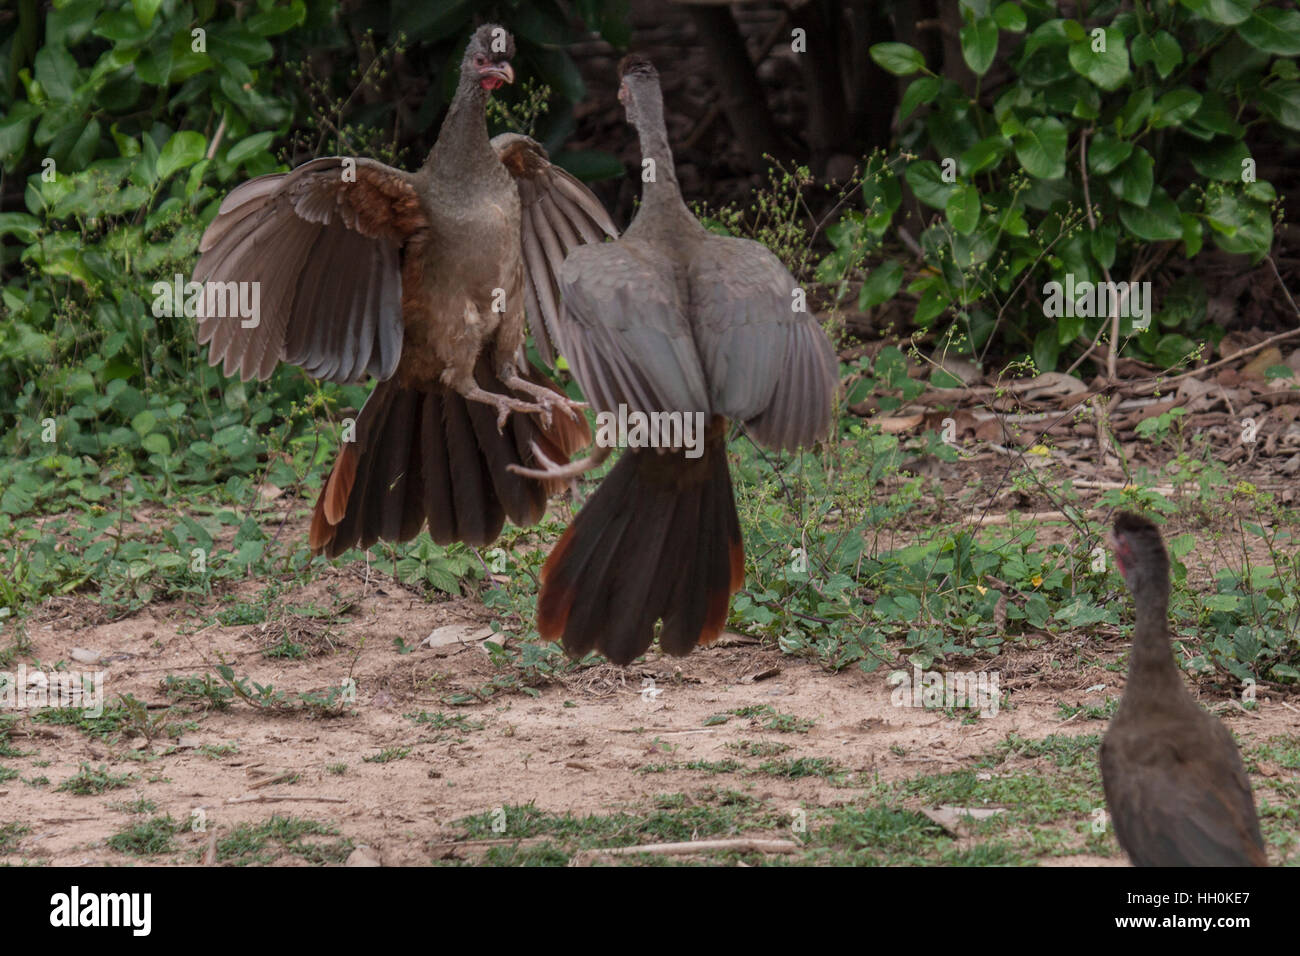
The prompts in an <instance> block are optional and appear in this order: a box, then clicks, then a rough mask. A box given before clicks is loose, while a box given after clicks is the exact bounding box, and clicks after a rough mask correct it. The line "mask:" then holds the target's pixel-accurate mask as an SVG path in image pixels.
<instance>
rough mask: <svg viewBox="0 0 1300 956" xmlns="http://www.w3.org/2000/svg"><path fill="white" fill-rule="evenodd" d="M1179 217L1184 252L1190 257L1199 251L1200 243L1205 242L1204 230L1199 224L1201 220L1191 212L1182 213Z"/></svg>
mask: <svg viewBox="0 0 1300 956" xmlns="http://www.w3.org/2000/svg"><path fill="white" fill-rule="evenodd" d="M1179 218H1180V219H1181V220H1182V223H1183V246H1184V252H1185V253H1186V256H1187V258H1188V259H1190V258H1192V257H1193V256H1194V255H1196V254H1197V253H1198V252H1200V251H1201V245H1202V244H1203V243H1204V242H1205V230H1204V227H1202V226H1201V220H1199V219H1197V218H1196V217H1195V216H1193V215H1192V214H1191V213H1186V212H1185V213H1182V214H1181V216H1180V217H1179Z"/></svg>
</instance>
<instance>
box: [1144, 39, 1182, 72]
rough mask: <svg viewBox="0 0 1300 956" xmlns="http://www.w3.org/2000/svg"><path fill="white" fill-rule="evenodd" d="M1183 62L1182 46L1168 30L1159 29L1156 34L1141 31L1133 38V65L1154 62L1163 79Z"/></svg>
mask: <svg viewBox="0 0 1300 956" xmlns="http://www.w3.org/2000/svg"><path fill="white" fill-rule="evenodd" d="M1182 62H1183V51H1182V48H1181V47H1180V46H1179V45H1178V41H1177V40H1175V39H1174V38H1173V36H1172V35H1171V34H1170V33H1169V32H1168V31H1166V30H1161V31H1159V32H1158V33H1156V35H1155V36H1147V35H1146V34H1145V33H1140V34H1138V35H1137V36H1136V37H1134V38H1133V65H1134V66H1145V65H1146V64H1148V63H1154V64H1155V68H1156V72H1157V73H1159V74H1160V78H1161V79H1162V80H1163V79H1165V78H1167V77H1168V76H1169V74H1170V73H1172V72H1173V71H1174V67H1176V66H1178V64H1179V63H1182Z"/></svg>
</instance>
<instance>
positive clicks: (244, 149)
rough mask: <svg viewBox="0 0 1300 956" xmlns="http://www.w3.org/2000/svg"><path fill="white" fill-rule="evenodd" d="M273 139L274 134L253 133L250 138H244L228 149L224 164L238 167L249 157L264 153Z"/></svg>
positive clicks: (269, 132)
mask: <svg viewBox="0 0 1300 956" xmlns="http://www.w3.org/2000/svg"><path fill="white" fill-rule="evenodd" d="M273 139H275V133H274V132H271V131H268V132H265V133H254V134H253V135H252V136H245V137H244V138H243V139H241V140H240V141H239V142H238V143H236V144H235V145H234V146H232V147H230V152H228V153H227V154H226V162H228V163H230V164H231V165H232V166H238V165H239V164H240V163H242V162H243V161H244V160H246V159H248V158H249V157H250V156H255V155H256V154H258V153H261V152H264V151H265V150H266V149H267V148H269V147H270V145H271V140H273Z"/></svg>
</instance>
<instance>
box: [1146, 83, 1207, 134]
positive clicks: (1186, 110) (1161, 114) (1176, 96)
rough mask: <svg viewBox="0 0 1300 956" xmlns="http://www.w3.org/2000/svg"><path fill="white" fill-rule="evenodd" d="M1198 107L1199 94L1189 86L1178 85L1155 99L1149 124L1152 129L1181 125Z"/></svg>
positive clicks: (1199, 105) (1199, 103)
mask: <svg viewBox="0 0 1300 956" xmlns="http://www.w3.org/2000/svg"><path fill="white" fill-rule="evenodd" d="M1200 108H1201V94H1200V93H1197V92H1196V91H1195V90H1194V89H1192V88H1191V87H1190V86H1180V87H1178V89H1176V90H1170V91H1169V92H1168V93H1166V94H1165V95H1164V96H1162V97H1160V99H1159V100H1157V101H1156V105H1155V107H1154V109H1153V110H1152V112H1151V126H1152V128H1153V129H1164V128H1165V127H1167V126H1181V125H1183V121H1184V120H1187V119H1190V118H1191V117H1192V116H1193V115H1194V114H1195V113H1196V111H1197V110H1199V109H1200Z"/></svg>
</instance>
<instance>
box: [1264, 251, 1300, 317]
mask: <svg viewBox="0 0 1300 956" xmlns="http://www.w3.org/2000/svg"><path fill="white" fill-rule="evenodd" d="M1264 258H1265V259H1267V260H1268V264H1269V266H1270V267H1271V268H1272V269H1273V275H1275V276H1277V284H1278V286H1279V287H1280V288H1281V289H1282V294H1283V295H1284V296H1286V300H1287V301H1288V302H1290V303H1291V309H1292V310H1293V311H1294V312H1295V314H1296V315H1300V305H1296V304H1295V299H1293V298H1291V293H1290V291H1288V290H1287V287H1286V283H1285V282H1283V281H1282V273H1280V272H1278V271H1277V263H1276V262H1274V261H1273V257H1272V256H1271V255H1268V256H1265V257H1264Z"/></svg>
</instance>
